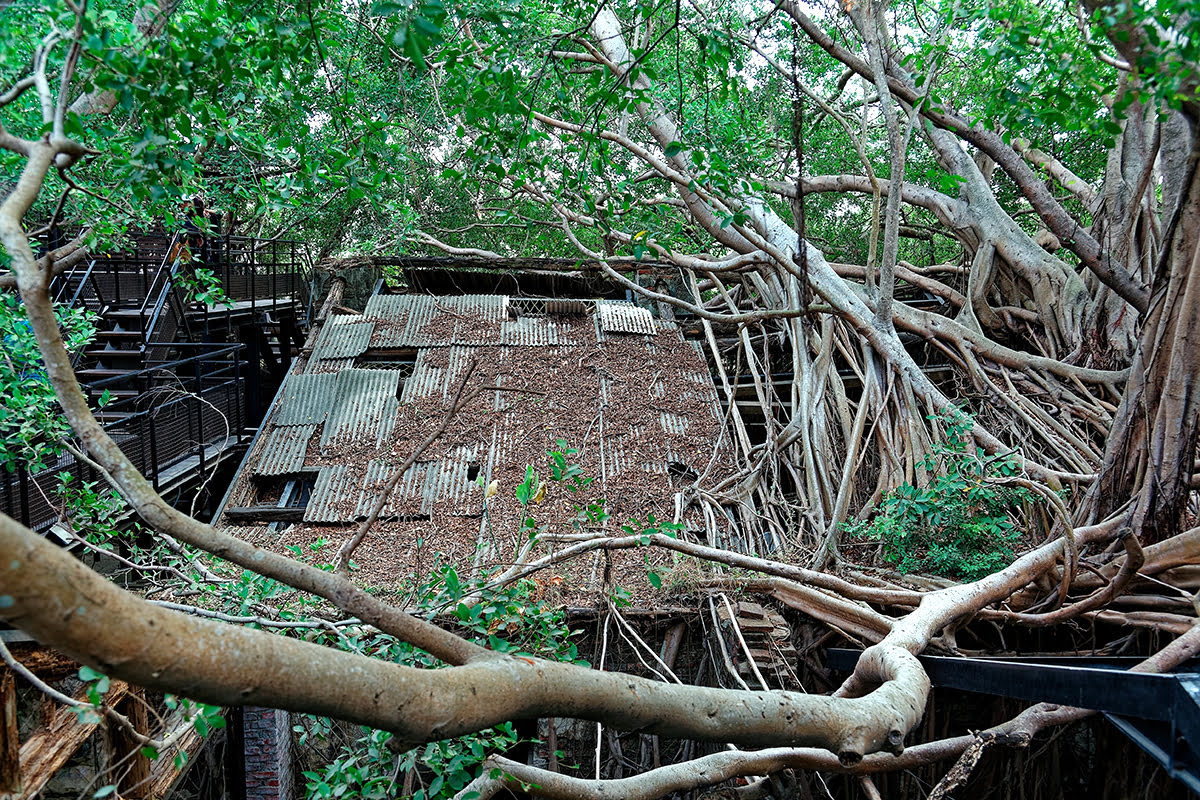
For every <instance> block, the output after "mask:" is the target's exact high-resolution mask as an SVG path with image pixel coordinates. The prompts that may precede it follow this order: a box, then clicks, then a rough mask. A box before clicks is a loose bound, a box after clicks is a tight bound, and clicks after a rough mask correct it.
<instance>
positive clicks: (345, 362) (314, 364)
mask: <svg viewBox="0 0 1200 800" xmlns="http://www.w3.org/2000/svg"><path fill="white" fill-rule="evenodd" d="M353 366H354V357H353V356H351V357H350V358H322V359H321V360H320V361H317V360H315V359H309V362H308V365H307V366H306V367H305V368H304V373H305V374H306V375H337V374H338V373H339V372H341V371H342V370H344V369H349V368H350V367H353Z"/></svg>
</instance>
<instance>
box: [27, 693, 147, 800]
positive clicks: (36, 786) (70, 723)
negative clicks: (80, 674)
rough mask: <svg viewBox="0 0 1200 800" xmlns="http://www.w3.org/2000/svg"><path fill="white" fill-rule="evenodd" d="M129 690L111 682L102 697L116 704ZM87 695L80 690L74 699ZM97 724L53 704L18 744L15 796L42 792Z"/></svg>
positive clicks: (94, 730)
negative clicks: (17, 791) (18, 781)
mask: <svg viewBox="0 0 1200 800" xmlns="http://www.w3.org/2000/svg"><path fill="white" fill-rule="evenodd" d="M128 691H129V684H127V683H125V682H124V681H113V682H112V683H111V684H110V685H109V689H108V694H107V695H105V698H104V699H105V701H106V702H107V703H109V704H110V705H111V704H113V703H118V702H120V700H121V698H123V697H124V696H125V693H126V692H128ZM86 697H87V695H86V694H85V693H84V690H81V691H80V692H79V694H78V695H77V696H76V699H77V700H84V699H86ZM98 727H99V722H82V721H81V720H80V717H79V715H78V714H76V713H75V712H74V711H73V710H71V709H70V708H68V707H66V706H60V705H57V704H55V705H54V706H53V711H52V712H51V713H50V714H49V716H48V718H47V720H46V722H45V724H44V725H42V726H41V727H40V728H39V729H38V730H37V732H36V733H34V734H33V735H32V736H30V737H29V739H28V740H27V741H26V742H25V743H24V744H23V745H21V793H20V794H18V795H16V797H32V796H33V795H35V794H37V793H39V792H41V791H42V789H43V788H45V786H46V782H47V781H49V780H50V778H52V777H53V776H54V774H55V773H56V772H58V771H59V770H60V769H62V768H63V765H64V764H66V763H67V761H68V760H70V758H71V756H73V755H74V754H75V751H76V750H78V749H79V748H80V746H81V745H83V743H84V742H86V741H87V740H88V737H90V736H91V735H92V734H93V733H95V732H96V729H97V728H98Z"/></svg>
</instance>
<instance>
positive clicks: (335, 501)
mask: <svg viewBox="0 0 1200 800" xmlns="http://www.w3.org/2000/svg"><path fill="white" fill-rule="evenodd" d="M358 496H359V487H358V485H357V482H356V481H355V479H354V476H353V475H352V474H351V472H350V467H348V466H346V465H345V464H339V465H338V466H336V467H322V468H321V471H320V472H318V473H317V482H316V485H315V486H314V487H313V491H312V495H311V496H310V497H309V498H308V505H307V506H306V507H305V509H304V521H305V522H353V521H354V518H355V515H356V508H355V505H354V501H352V500H349V498H351V497H354V498H357V497H358Z"/></svg>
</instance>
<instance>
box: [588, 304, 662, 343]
mask: <svg viewBox="0 0 1200 800" xmlns="http://www.w3.org/2000/svg"><path fill="white" fill-rule="evenodd" d="M596 309H597V310H598V311H599V312H600V313H599V316H600V330H602V331H604V332H605V333H644V334H647V335H650V336H653V335H654V333H655V327H654V317H652V316H651V315H650V312H649V311H647V310H646V309H644V308H638V307H637V306H634V305H630V304H629V303H624V302H621V301H607V302H601V303H597V304H596Z"/></svg>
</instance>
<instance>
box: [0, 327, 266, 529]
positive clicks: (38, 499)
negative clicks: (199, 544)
mask: <svg viewBox="0 0 1200 800" xmlns="http://www.w3.org/2000/svg"><path fill="white" fill-rule="evenodd" d="M197 346H198V347H204V346H205V345H203V344H199V343H197ZM208 347H212V345H208ZM243 349H245V345H243V344H240V343H239V344H230V345H221V346H218V347H215V348H213V349H212V350H211V351H210V352H206V353H200V354H198V355H195V356H190V357H188V358H181V359H176V360H174V361H170V362H166V363H164V364H161V365H158V366H156V367H153V368H150V369H145V370H140V371H139V372H138V373H137V374H138V375H139V376H141V378H142V379H143V381H144V384H145V387H146V388H145V389H143V390H140V391H139V395H138V396H136V397H130V398H126V399H121V400H116V401H114V402H112V403H108V404H106V405H105V406H104V408H102V409H101V410H100V412H99V413H100V415H101V416H102V417H103V416H104V415H105V414H108V415H112V416H115V417H116V418H115V419H113V418H111V417H110V418H109V419H107V420H106V421H104V422H102V426H103V428H104V429H105V431H107V432H108V434H109V435H110V436H111V437H112V438H113V439H114V441H116V442H117V445H118V446H119V447H121V449H122V450H125V451H126V454H127V455H128V456H129V457H130V459H131V460H132V461H133V463H134V465H135V466H136V467H137V468H138V469H139V470H141V471H142V472H143V474H145V475H146V477H147V478H148V479H149V480H150V481H151V482H152V483H153V484H154V486H155V488H160V487H161V486H162V485H163V483H164V482H165V481H167V480H170V481H173V482H174V481H179V480H182V479H184V478H186V476H188V475H193V476H194V475H199V476H201V477H203V476H205V475H206V474H207V473H208V472H209V471H210V470H211V469H212V462H213V458H214V456H216V455H217V453H218V451H219V450H224V449H227V447H228V445H230V444H231V443H233V444H241V443H244V442H245V441H246V440H247V437H248V434H247V431H246V426H245V422H246V419H245V414H246V411H245V409H244V397H245V391H244V387H245V383H246V374H247V369H246V367H247V365H246V363H245V361H244V360H243V358H242V350H243ZM164 374H169V375H170V378H171V380H170V381H166V382H158V383H157V384H152V383H151V381H152V380H153V379H154V378H155V377H156V376H157V377H158V378H162V377H164ZM123 377H124V376H122V378H123ZM105 382H108V381H107V380H106V381H105ZM98 383H99V382H98ZM89 388H91V389H95V388H96V387H95V386H92V387H89ZM176 390H177V393H176ZM151 393H158V394H157V396H155V397H154V399H155V400H156V402H154V404H153V406H151V407H148V408H137V407H135V403H137V402H139V401H141V402H145V401H146V400H147V398H148V397H150V396H151ZM222 418H223V420H222ZM214 447H216V448H217V450H214ZM187 459H191V463H190V464H188V463H187ZM180 464H183V465H184V467H183V468H180V467H178V466H177V465H180ZM63 471H68V472H71V473H72V474H75V475H76V476H77V477H78V478H79V479H81V480H83V479H87V480H91V479H93V478H96V477H98V476H96V475H95V474H94V473H91V472H89V468H88V467H87V466H86V465H85V464H81V463H79V462H76V461H75V459H74V458H72V457H71V456H69V455H66V454H64V455H63V456H61V457H60V458H59V459H58V461H57V463H55V464H52V465H51V466H50V467H49V468H48V469H46V470H43V471H41V472H38V473H36V474H34V473H30V472H28V471H26V470H23V469H22V470H17V472H16V473H15V474H12V473H7V474H6V473H0V510H3V511H4V512H5V513H7V514H8V515H9V516H12V517H14V518H18V519H21V520H22V522H24V523H25V524H26V525H29V526H31V527H35V526H36V527H45V526H48V525H50V524H51V523H52V522H53V521H54V520H55V519H56V518H57V512H56V511H55V509H54V507H53V506H52V505H51V504H50V500H49V498H50V497H51V496H52V493H53V488H54V486H55V485H56V484H57V477H56V476H57V474H58V473H60V472H63ZM176 485H177V484H176Z"/></svg>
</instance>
